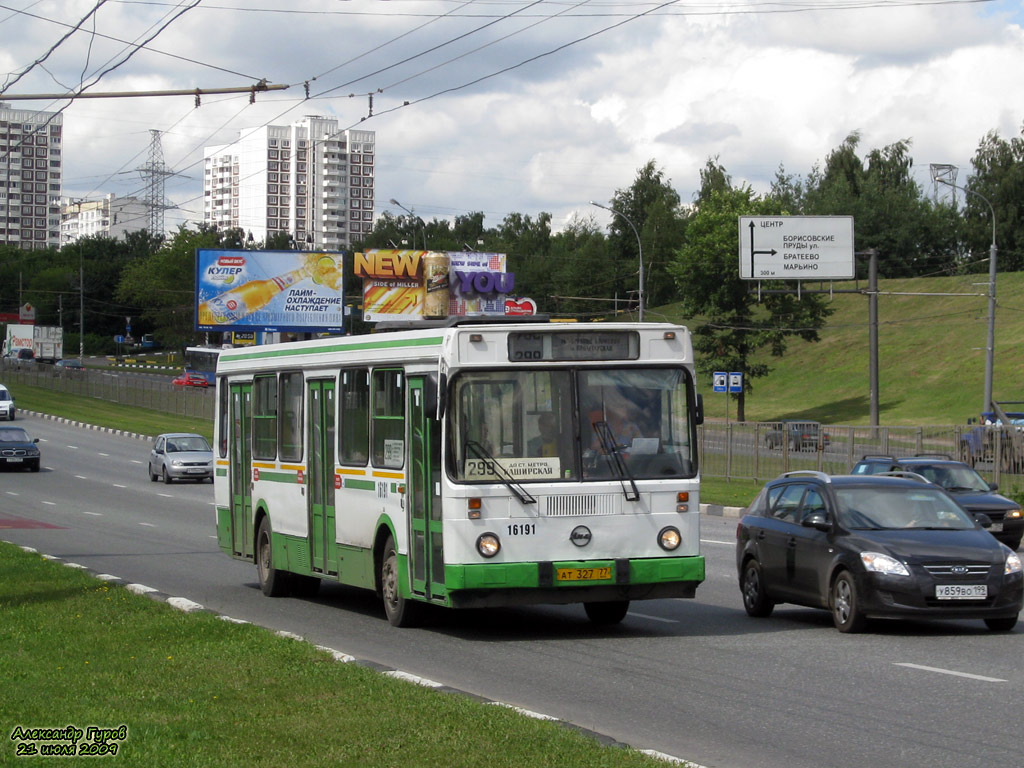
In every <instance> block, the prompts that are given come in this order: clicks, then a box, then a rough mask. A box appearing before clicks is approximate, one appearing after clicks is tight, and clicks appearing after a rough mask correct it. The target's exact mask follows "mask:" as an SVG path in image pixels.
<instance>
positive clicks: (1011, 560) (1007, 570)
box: [1003, 545, 1021, 576]
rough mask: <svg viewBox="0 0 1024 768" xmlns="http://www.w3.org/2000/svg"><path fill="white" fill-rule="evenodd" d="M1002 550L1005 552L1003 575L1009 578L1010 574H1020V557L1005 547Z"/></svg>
mask: <svg viewBox="0 0 1024 768" xmlns="http://www.w3.org/2000/svg"><path fill="white" fill-rule="evenodd" d="M1004 549H1005V550H1006V563H1005V564H1004V565H1003V575H1004V576H1009V575H1010V574H1011V573H1020V572H1021V564H1020V555H1018V554H1017V553H1016V552H1014V551H1013V550H1012V549H1010V548H1009V547H1007V546H1005V545H1004Z"/></svg>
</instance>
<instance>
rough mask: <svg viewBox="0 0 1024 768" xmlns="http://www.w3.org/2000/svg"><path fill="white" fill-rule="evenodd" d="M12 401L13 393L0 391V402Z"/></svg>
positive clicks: (4, 390)
mask: <svg viewBox="0 0 1024 768" xmlns="http://www.w3.org/2000/svg"><path fill="white" fill-rule="evenodd" d="M10 399H11V393H10V392H8V391H7V390H6V389H0V402H6V401H7V400H10Z"/></svg>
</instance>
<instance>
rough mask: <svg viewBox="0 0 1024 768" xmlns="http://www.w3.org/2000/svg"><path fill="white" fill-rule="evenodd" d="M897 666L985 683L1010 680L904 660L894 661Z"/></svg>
mask: <svg viewBox="0 0 1024 768" xmlns="http://www.w3.org/2000/svg"><path fill="white" fill-rule="evenodd" d="M893 663H894V664H895V665H896V666H897V667H909V668H910V669H920V670H922V671H923V672H936V673H938V674H940V675H953V676H954V677H966V678H967V679H969V680H981V681H982V682H983V683H1005V682H1008V681H1006V680H1003V679H1001V678H998V677H985V676H984V675H972V674H971V673H970V672H957V671H956V670H955V669H943V668H942V667H925V666H923V665H921V664H908V663H906V662H902V661H896V662H893Z"/></svg>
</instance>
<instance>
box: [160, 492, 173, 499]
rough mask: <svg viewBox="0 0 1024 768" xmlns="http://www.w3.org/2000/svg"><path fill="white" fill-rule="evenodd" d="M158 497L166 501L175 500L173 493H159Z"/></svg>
mask: <svg viewBox="0 0 1024 768" xmlns="http://www.w3.org/2000/svg"><path fill="white" fill-rule="evenodd" d="M157 496H163V497H164V498H165V499H173V498H174V494H173V493H158V494H157Z"/></svg>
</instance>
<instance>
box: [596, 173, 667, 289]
mask: <svg viewBox="0 0 1024 768" xmlns="http://www.w3.org/2000/svg"><path fill="white" fill-rule="evenodd" d="M608 207H609V208H612V209H613V210H615V211H617V212H618V214H621V215H613V216H612V218H611V220H610V221H609V223H608V229H609V233H610V234H609V237H608V241H609V242H608V251H609V254H610V255H611V260H612V264H613V267H614V270H615V284H614V288H613V291H614V295H615V296H617V297H619V298H624V297H626V296H634V297H636V295H637V291H638V288H639V282H638V278H639V273H640V251H641V246H642V250H643V260H644V286H643V287H644V305H645V306H651V305H658V304H665V303H668V302H669V301H671V300H672V299H673V297H674V294H675V285H674V283H673V282H672V279H671V277H670V276H669V274H668V271H667V268H668V264H669V262H670V261H671V259H672V254H673V253H674V251H675V249H676V248H678V247H679V245H680V244H681V243H682V241H683V234H684V232H685V229H686V221H685V218H684V216H683V215H682V212H681V208H680V200H679V193H677V192H676V191H675V190H674V189H673V188H672V186H671V183H670V182H669V181H668V180H667V179H666V178H665V173H664V171H662V170H661V169H659V168H658V167H657V165H656V164H655V162H654V160H649V161H648V162H647V163H646V164H645V165H644V166H643V167H641V168H640V169H639V170H638V171H637V173H636V178H634V180H633V183H632V184H631V185H630V186H629V187H627V188H626V189H619V190H616V192H615V194H614V195H612V199H611V200H610V201H609V203H608ZM634 227H635V231H634ZM638 237H639V242H637V238H638Z"/></svg>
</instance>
